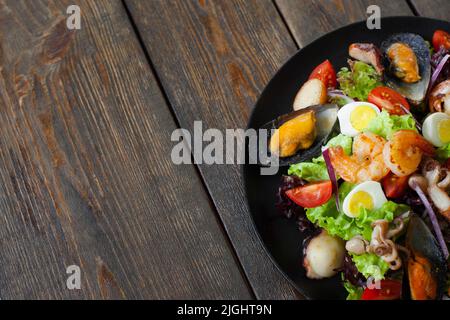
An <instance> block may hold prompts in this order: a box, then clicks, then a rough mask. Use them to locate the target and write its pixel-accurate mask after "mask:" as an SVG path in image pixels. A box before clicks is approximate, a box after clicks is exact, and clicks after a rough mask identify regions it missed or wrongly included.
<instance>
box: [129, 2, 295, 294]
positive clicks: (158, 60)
mask: <svg viewBox="0 0 450 320" xmlns="http://www.w3.org/2000/svg"><path fill="white" fill-rule="evenodd" d="M126 3H127V5H128V7H129V9H130V12H131V14H132V16H133V19H134V21H135V23H136V24H137V26H138V29H139V31H140V33H141V35H142V37H143V40H144V42H145V45H146V48H147V49H148V52H149V55H150V57H151V60H152V62H153V63H154V65H155V68H156V70H157V74H158V75H159V77H160V79H161V81H162V85H163V87H164V89H165V90H166V93H167V95H168V98H169V100H170V103H171V105H172V107H173V108H174V112H175V114H176V116H177V118H178V119H179V122H180V124H181V126H182V127H184V128H187V129H189V130H190V131H191V132H192V130H193V122H194V120H200V119H201V120H202V121H203V126H204V128H205V129H206V128H217V129H220V130H224V129H225V128H245V126H246V122H247V120H248V117H249V114H250V111H251V109H252V107H253V105H254V103H255V100H256V98H257V96H258V95H259V94H260V92H261V91H262V89H263V88H264V86H265V85H266V84H267V82H268V80H269V79H270V77H271V76H272V75H273V74H274V73H275V72H276V70H277V69H278V68H279V67H280V66H281V64H282V63H283V62H284V61H285V60H286V59H287V58H288V57H289V56H290V55H292V54H293V53H294V52H295V51H296V47H295V45H294V43H293V41H292V39H291V38H290V36H289V33H288V31H287V29H286V28H285V26H284V25H283V22H282V20H281V19H280V17H279V15H278V13H277V10H276V8H275V6H274V5H273V3H272V2H271V1H270V0H252V1H248V0H233V1H205V0H202V1H193V0H189V1H173V0H170V1H166V0H157V1H140V0H130V1H126ZM199 168H200V171H201V173H202V175H203V177H204V178H205V181H206V184H207V186H208V189H209V191H210V193H211V195H212V198H213V201H214V203H215V205H216V207H217V209H218V211H219V213H220V217H221V219H222V221H223V222H224V224H225V227H226V230H227V231H228V234H229V236H230V239H231V241H232V243H233V245H234V247H235V249H236V251H237V254H238V256H239V259H240V261H241V263H242V265H243V267H244V270H245V272H246V274H247V277H248V279H249V281H250V284H251V285H252V287H253V289H254V290H255V292H256V295H257V297H258V298H262V299H267V298H274V299H285V298H295V297H298V296H297V294H296V292H295V291H294V289H293V288H292V287H291V286H290V285H288V283H287V281H285V280H284V279H283V278H282V276H281V275H280V274H279V273H278V271H277V270H275V267H274V266H273V265H272V263H271V262H270V259H269V258H268V256H267V255H266V254H265V252H264V251H263V248H262V245H261V243H260V241H259V239H258V237H257V235H256V234H255V231H254V229H253V226H252V222H251V219H250V215H249V212H248V208H247V205H246V201H245V197H244V192H243V186H242V182H241V177H240V169H239V167H238V166H232V165H212V166H208V165H200V166H199Z"/></svg>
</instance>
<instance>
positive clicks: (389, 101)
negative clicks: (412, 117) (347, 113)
mask: <svg viewBox="0 0 450 320" xmlns="http://www.w3.org/2000/svg"><path fill="white" fill-rule="evenodd" d="M367 101H369V102H370V103H373V104H374V105H376V106H377V107H378V108H380V110H382V109H385V110H386V111H387V112H389V114H396V115H402V114H405V111H404V110H403V109H402V108H401V107H400V105H402V106H403V107H405V108H406V109H408V110H409V109H410V108H409V103H408V101H406V99H405V98H404V97H403V96H402V95H401V94H399V93H397V92H396V91H394V90H392V89H391V88H388V87H377V88H375V89H373V90H372V91H370V93H369V97H368V98H367Z"/></svg>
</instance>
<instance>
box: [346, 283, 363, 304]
mask: <svg viewBox="0 0 450 320" xmlns="http://www.w3.org/2000/svg"><path fill="white" fill-rule="evenodd" d="M344 288H345V290H347V292H348V296H347V300H361V296H362V294H363V292H364V288H363V287H358V286H354V285H352V284H351V283H350V282H348V281H345V282H344Z"/></svg>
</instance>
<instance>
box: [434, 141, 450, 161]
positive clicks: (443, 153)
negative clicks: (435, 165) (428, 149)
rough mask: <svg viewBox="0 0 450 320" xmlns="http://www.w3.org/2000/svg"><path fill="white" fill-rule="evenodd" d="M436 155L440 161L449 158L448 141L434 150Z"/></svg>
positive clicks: (449, 145)
mask: <svg viewBox="0 0 450 320" xmlns="http://www.w3.org/2000/svg"><path fill="white" fill-rule="evenodd" d="M436 157H437V158H438V159H439V160H441V161H445V160H447V159H448V158H450V143H449V144H447V145H445V146H442V147H440V148H438V149H437V152H436Z"/></svg>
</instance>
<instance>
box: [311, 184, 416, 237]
mask: <svg viewBox="0 0 450 320" xmlns="http://www.w3.org/2000/svg"><path fill="white" fill-rule="evenodd" d="M353 187H354V186H353V185H352V184H350V183H348V182H344V183H343V184H342V185H341V187H340V188H339V200H340V201H341V208H342V202H343V200H344V198H345V197H346V196H347V195H348V193H349V192H350V191H351V190H352V189H353ZM408 210H409V207H408V206H406V205H403V204H397V203H395V202H392V201H388V202H386V203H385V204H383V206H381V208H379V209H377V210H367V209H362V210H361V213H360V215H359V216H358V217H357V218H350V217H348V216H347V215H345V214H344V213H343V212H342V211H338V210H337V208H336V204H335V199H334V198H332V199H330V200H329V201H328V202H326V203H325V204H323V205H321V206H319V207H316V208H307V209H306V217H307V218H308V219H309V220H310V221H311V222H313V223H315V224H317V225H318V226H319V227H321V228H323V229H325V230H326V231H327V232H328V233H329V234H331V235H334V236H338V237H340V238H342V239H344V240H350V239H351V238H353V237H354V236H356V235H361V236H363V237H364V238H365V239H366V240H370V239H371V237H372V230H373V228H372V222H374V221H375V220H379V219H386V220H387V221H392V220H393V219H394V218H395V217H397V216H399V215H400V214H402V213H404V212H406V211H408Z"/></svg>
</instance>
